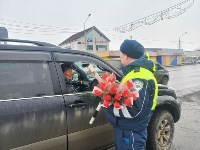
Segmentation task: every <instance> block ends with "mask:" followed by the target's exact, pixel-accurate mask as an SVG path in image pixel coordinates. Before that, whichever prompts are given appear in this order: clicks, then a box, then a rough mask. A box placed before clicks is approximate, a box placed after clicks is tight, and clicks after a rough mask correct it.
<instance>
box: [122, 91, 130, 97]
mask: <svg viewBox="0 0 200 150" xmlns="http://www.w3.org/2000/svg"><path fill="white" fill-rule="evenodd" d="M121 93H122V96H124V97H128V95H129V90H128V89H124V90H122V92H121Z"/></svg>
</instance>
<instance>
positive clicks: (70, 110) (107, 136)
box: [54, 53, 114, 150]
mask: <svg viewBox="0 0 200 150" xmlns="http://www.w3.org/2000/svg"><path fill="white" fill-rule="evenodd" d="M54 57H55V59H56V61H57V70H58V74H59V78H60V83H61V88H62V89H63V94H64V99H65V104H66V111H67V124H68V147H69V149H70V150H78V149H82V150H90V149H100V148H102V147H104V148H105V147H107V146H109V145H111V144H113V142H114V134H113V130H112V127H111V125H110V124H108V122H107V120H106V117H105V113H104V111H103V110H102V109H101V111H100V112H99V114H98V116H97V118H96V120H95V121H94V123H93V124H92V125H90V124H89V121H90V119H91V117H92V115H93V113H94V112H95V109H96V107H97V105H98V103H99V98H97V97H96V96H94V95H93V94H92V92H91V90H90V91H82V92H75V93H68V94H66V92H65V91H67V90H66V89H65V88H66V86H65V80H64V76H63V72H62V70H61V67H60V64H61V63H65V62H74V63H75V62H86V63H88V62H89V63H94V64H97V65H100V66H102V67H104V68H106V69H108V70H111V71H114V70H112V69H111V68H110V67H109V66H108V65H105V63H103V62H102V61H100V60H98V59H96V58H93V57H90V56H87V55H80V54H69V53H54ZM88 81H89V80H88ZM82 82H85V81H82Z"/></svg>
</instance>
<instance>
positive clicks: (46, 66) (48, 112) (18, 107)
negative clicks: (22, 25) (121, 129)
mask: <svg viewBox="0 0 200 150" xmlns="http://www.w3.org/2000/svg"><path fill="white" fill-rule="evenodd" d="M13 42H14V43H19V44H18V45H11V44H10V43H13ZM0 43H4V44H0V149H1V150H8V149H15V150H22V149H23V150H25V149H29V150H37V149H38V150H90V149H101V150H103V149H112V148H113V143H114V134H113V130H112V127H111V126H110V124H109V123H108V122H107V121H106V118H105V114H104V111H100V113H99V114H98V116H97V118H96V120H95V122H94V124H92V125H90V124H89V120H90V118H91V117H92V115H93V113H94V111H95V109H96V107H97V105H98V103H99V98H98V97H96V96H94V95H93V94H92V92H91V91H92V89H93V86H94V85H95V84H96V80H95V79H94V78H92V77H91V76H89V75H87V72H86V69H85V67H86V66H87V65H85V64H87V63H90V64H93V65H94V66H95V67H96V68H98V69H99V70H100V71H101V72H105V71H110V72H113V73H115V74H116V76H117V78H118V80H121V78H122V74H121V72H120V71H119V70H117V69H115V68H114V67H113V66H111V65H110V64H109V63H107V62H106V61H104V60H103V59H101V58H99V57H98V56H96V55H93V54H90V53H86V52H82V51H76V50H67V49H62V48H59V47H57V46H54V45H51V44H48V43H42V42H35V41H24V40H12V39H0ZM5 43H7V44H5ZM23 43H25V44H26V45H22V44H23ZM30 44H31V46H28V45H30ZM66 62H73V73H74V78H73V80H72V82H71V83H72V84H73V85H74V86H75V87H76V92H74V93H67V88H66V83H65V79H64V75H63V72H62V69H61V65H62V64H63V63H66ZM179 118H180V105H179V103H178V102H177V98H176V95H175V93H174V91H173V90H172V89H169V88H168V87H166V86H160V87H159V97H158V105H157V107H156V110H155V111H154V114H153V117H152V119H151V122H150V124H149V126H148V132H149V139H148V142H147V149H155V150H159V149H169V147H170V145H171V143H172V139H173V134H174V123H175V122H177V121H178V120H179Z"/></svg>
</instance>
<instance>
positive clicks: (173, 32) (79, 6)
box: [0, 0, 200, 51]
mask: <svg viewBox="0 0 200 150" xmlns="http://www.w3.org/2000/svg"><path fill="white" fill-rule="evenodd" d="M182 1H184V0H0V26H4V27H6V28H7V29H8V31H9V37H10V38H14V39H24V40H39V41H44V42H49V43H52V44H56V45H58V44H59V43H61V42H62V41H64V40H65V39H67V38H68V37H69V36H71V35H72V34H74V32H79V31H81V30H83V29H84V21H85V20H86V18H87V16H88V14H91V16H90V17H89V18H88V20H87V22H86V28H89V27H91V26H96V27H97V28H98V29H99V30H100V31H102V32H103V33H104V34H105V35H106V36H107V37H108V38H109V39H110V40H111V42H110V49H111V50H118V49H119V46H120V44H121V43H122V42H123V40H124V39H130V37H131V36H132V38H133V39H136V40H138V41H139V42H140V43H141V44H143V45H144V47H146V48H178V39H179V37H180V36H181V35H183V34H184V33H185V32H187V34H185V35H184V36H182V37H181V38H180V39H181V42H182V44H181V46H182V48H183V49H184V50H185V51H186V50H194V49H197V48H200V19H199V17H200V1H199V0H195V2H194V5H193V6H192V7H191V8H190V9H189V10H187V11H186V12H185V13H183V14H182V15H180V16H178V17H175V18H173V19H164V20H162V21H159V22H157V23H155V24H152V25H150V26H141V27H139V28H137V29H135V30H133V31H131V32H128V33H119V32H116V31H114V30H113V29H114V28H115V27H117V26H120V25H124V24H126V23H130V22H132V21H135V20H138V19H141V18H143V17H146V16H149V15H151V14H154V13H157V12H159V11H162V10H164V9H167V8H169V7H171V6H173V5H176V4H178V3H180V2H182Z"/></svg>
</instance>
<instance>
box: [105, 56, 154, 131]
mask: <svg viewBox="0 0 200 150" xmlns="http://www.w3.org/2000/svg"><path fill="white" fill-rule="evenodd" d="M153 67H154V62H153V61H152V60H149V59H147V56H146V55H144V56H142V57H141V58H139V59H137V60H136V61H134V62H132V63H130V64H129V65H127V66H125V67H123V70H122V71H123V73H124V76H126V75H127V74H128V73H129V72H131V71H133V70H134V72H138V71H140V70H141V68H144V69H147V71H148V70H149V71H151V72H152V74H153V73H154V71H153V70H154V69H153ZM151 72H150V73H151ZM152 74H151V75H152ZM152 76H153V77H154V75H152ZM133 82H134V84H135V86H136V89H137V90H138V91H139V98H138V99H137V100H136V101H134V104H133V106H132V107H126V108H125V109H116V108H114V106H113V105H111V106H110V107H109V108H108V109H106V110H107V111H106V112H107V113H106V114H107V118H108V120H109V122H110V123H111V124H112V125H113V126H114V127H119V128H121V129H124V130H132V131H141V130H144V129H145V128H146V127H147V125H148V123H149V121H150V117H151V114H152V106H153V99H154V97H155V96H156V97H157V93H156V90H155V89H156V86H157V82H156V83H155V81H154V80H145V79H144V78H142V77H141V78H134V79H133Z"/></svg>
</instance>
